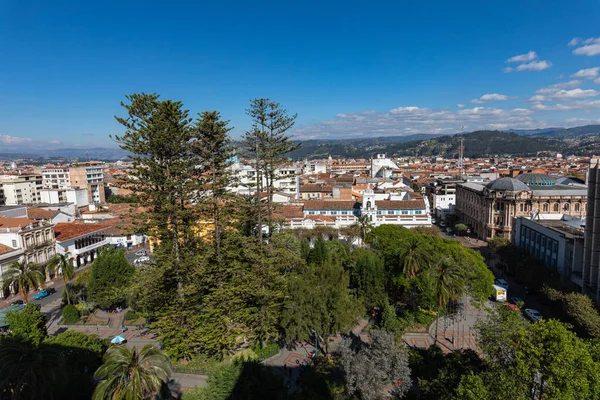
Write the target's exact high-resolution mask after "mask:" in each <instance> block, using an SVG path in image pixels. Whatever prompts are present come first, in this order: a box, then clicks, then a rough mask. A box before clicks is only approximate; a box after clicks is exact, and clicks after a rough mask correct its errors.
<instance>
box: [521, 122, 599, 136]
mask: <svg viewBox="0 0 600 400" xmlns="http://www.w3.org/2000/svg"><path fill="white" fill-rule="evenodd" d="M532 136H536V137H551V138H556V139H566V138H569V139H573V138H584V137H589V136H600V125H586V126H577V127H575V128H568V129H564V128H562V129H556V130H553V131H549V132H538V133H535V134H533V135H532Z"/></svg>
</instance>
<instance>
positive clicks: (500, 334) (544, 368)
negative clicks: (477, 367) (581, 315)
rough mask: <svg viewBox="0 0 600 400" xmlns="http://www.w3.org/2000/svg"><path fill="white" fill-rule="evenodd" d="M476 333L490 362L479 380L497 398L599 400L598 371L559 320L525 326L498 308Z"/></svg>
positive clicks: (586, 353) (521, 320) (594, 363)
mask: <svg viewBox="0 0 600 400" xmlns="http://www.w3.org/2000/svg"><path fill="white" fill-rule="evenodd" d="M477 330H478V337H479V342H480V346H481V350H482V351H483V353H484V355H485V357H484V360H485V361H486V370H485V371H484V372H483V373H482V374H480V376H481V378H482V380H483V382H484V383H485V384H486V386H487V387H488V388H489V390H490V393H494V398H510V399H529V398H534V399H565V400H566V399H590V398H598V396H600V385H599V384H598V379H599V378H600V372H598V371H599V368H598V367H599V365H598V363H596V362H595V361H594V359H593V358H592V356H591V354H590V352H589V349H588V347H587V346H586V344H585V342H584V341H583V340H581V339H579V338H578V337H577V336H576V335H575V334H574V333H573V332H571V331H570V330H569V329H568V326H567V325H565V324H563V323H561V322H559V321H557V320H540V321H538V322H536V323H527V322H526V321H523V319H522V318H521V317H520V315H519V314H518V313H515V312H513V311H510V310H505V309H503V308H501V307H499V308H498V309H497V310H495V311H494V312H492V313H491V314H490V316H489V318H488V320H487V321H484V322H482V323H480V324H479V325H478V326H477Z"/></svg>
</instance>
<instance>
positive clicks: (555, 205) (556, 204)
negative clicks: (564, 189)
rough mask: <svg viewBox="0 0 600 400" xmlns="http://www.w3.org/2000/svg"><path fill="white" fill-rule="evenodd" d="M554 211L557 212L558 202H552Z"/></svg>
mask: <svg viewBox="0 0 600 400" xmlns="http://www.w3.org/2000/svg"><path fill="white" fill-rule="evenodd" d="M554 212H558V203H554Z"/></svg>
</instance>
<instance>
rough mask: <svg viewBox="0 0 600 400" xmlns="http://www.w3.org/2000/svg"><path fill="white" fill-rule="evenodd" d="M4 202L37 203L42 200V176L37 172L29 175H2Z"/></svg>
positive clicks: (0, 184) (0, 179) (1, 183)
mask: <svg viewBox="0 0 600 400" xmlns="http://www.w3.org/2000/svg"><path fill="white" fill-rule="evenodd" d="M0 186H1V187H2V193H3V201H4V204H0V205H16V204H36V203H40V202H41V195H40V191H41V190H42V176H41V175H37V174H27V175H25V174H24V175H2V176H0Z"/></svg>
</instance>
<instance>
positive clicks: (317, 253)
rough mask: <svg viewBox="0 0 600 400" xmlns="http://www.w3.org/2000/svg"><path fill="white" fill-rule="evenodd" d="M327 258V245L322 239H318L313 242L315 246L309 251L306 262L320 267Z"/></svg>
mask: <svg viewBox="0 0 600 400" xmlns="http://www.w3.org/2000/svg"><path fill="white" fill-rule="evenodd" d="M328 258H329V251H328V249H327V243H326V242H325V239H323V238H322V237H318V238H317V240H315V245H314V246H313V248H312V249H311V250H310V252H309V255H308V262H309V263H312V264H316V265H322V264H323V263H325V262H326V261H327V259H328Z"/></svg>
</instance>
